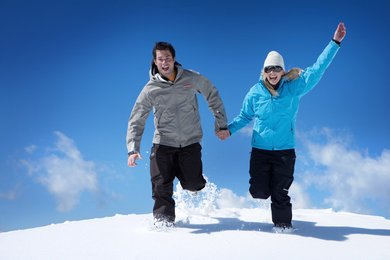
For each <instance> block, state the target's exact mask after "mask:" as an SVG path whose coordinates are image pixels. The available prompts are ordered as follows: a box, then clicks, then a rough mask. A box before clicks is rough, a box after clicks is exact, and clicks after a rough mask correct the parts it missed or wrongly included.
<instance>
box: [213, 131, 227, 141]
mask: <svg viewBox="0 0 390 260" xmlns="http://www.w3.org/2000/svg"><path fill="white" fill-rule="evenodd" d="M215 134H216V135H217V136H218V138H219V139H221V141H223V140H226V139H227V138H228V137H229V136H230V132H229V130H219V131H217V132H215Z"/></svg>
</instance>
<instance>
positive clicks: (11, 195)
mask: <svg viewBox="0 0 390 260" xmlns="http://www.w3.org/2000/svg"><path fill="white" fill-rule="evenodd" d="M18 193H19V185H17V186H15V187H14V188H13V189H11V190H9V191H7V192H0V199H4V200H15V199H16V197H17V196H18Z"/></svg>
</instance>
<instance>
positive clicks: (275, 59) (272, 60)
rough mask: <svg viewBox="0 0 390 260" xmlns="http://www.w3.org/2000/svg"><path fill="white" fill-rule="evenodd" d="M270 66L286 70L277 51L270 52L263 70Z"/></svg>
mask: <svg viewBox="0 0 390 260" xmlns="http://www.w3.org/2000/svg"><path fill="white" fill-rule="evenodd" d="M268 66H280V67H282V68H283V70H285V69H284V60H283V57H282V55H280V54H279V53H278V52H277V51H270V52H269V53H268V55H267V58H266V59H265V61H264V66H263V68H265V67H268Z"/></svg>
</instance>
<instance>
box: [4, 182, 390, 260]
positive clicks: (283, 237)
mask: <svg viewBox="0 0 390 260" xmlns="http://www.w3.org/2000/svg"><path fill="white" fill-rule="evenodd" d="M175 196H176V201H177V202H178V203H177V226H176V228H174V229H170V230H166V231H156V230H155V229H154V228H153V225H152V215H151V214H144V215H116V216H113V217H106V218H100V219H91V220H83V221H74V222H65V223H62V224H53V225H49V226H45V227H40V228H34V229H27V230H20V231H11V232H6V233H0V259H1V260H12V259H39V260H44V259H47V260H49V259H57V260H58V259H72V260H75V259H83V260H85V259H94V260H97V259H197V260H199V259H273V258H275V257H278V258H281V259H282V258H283V259H390V250H389V249H388V246H389V244H390V220H388V219H385V218H382V217H376V216H369V215H359V214H352V213H344V212H333V211H332V210H330V209H327V210H318V209H317V210H314V209H310V210H309V209H297V210H294V212H293V214H294V223H293V224H294V226H295V227H296V228H297V230H296V231H295V233H293V234H276V233H273V232H272V224H271V221H270V212H269V209H268V208H267V207H258V208H218V207H217V206H216V205H215V189H213V187H210V186H209V187H208V191H207V192H205V193H203V195H198V197H191V196H190V195H188V194H187V193H185V192H183V191H179V192H176V194H175Z"/></svg>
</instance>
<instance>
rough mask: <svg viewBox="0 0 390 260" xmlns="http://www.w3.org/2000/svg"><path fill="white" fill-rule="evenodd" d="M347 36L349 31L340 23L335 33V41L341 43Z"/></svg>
mask: <svg viewBox="0 0 390 260" xmlns="http://www.w3.org/2000/svg"><path fill="white" fill-rule="evenodd" d="M346 34H347V29H346V28H345V25H344V23H343V22H340V23H339V25H338V26H337V29H336V31H335V33H334V36H333V39H334V40H336V41H338V42H341V41H342V40H343V39H344V37H345V35H346Z"/></svg>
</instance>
